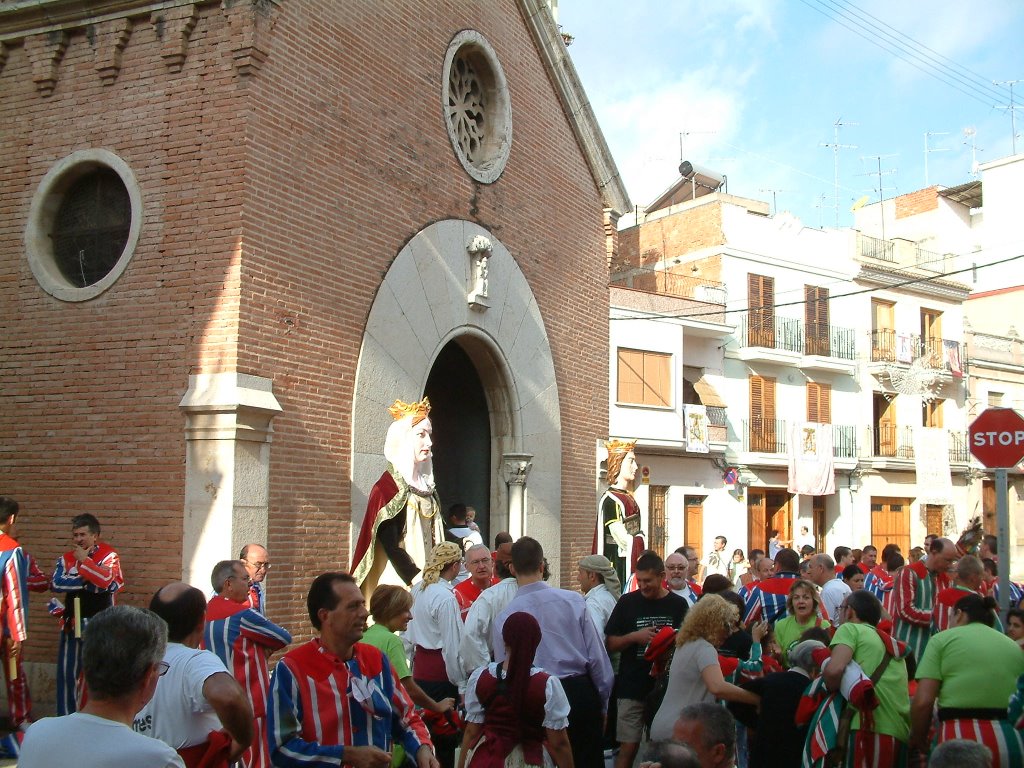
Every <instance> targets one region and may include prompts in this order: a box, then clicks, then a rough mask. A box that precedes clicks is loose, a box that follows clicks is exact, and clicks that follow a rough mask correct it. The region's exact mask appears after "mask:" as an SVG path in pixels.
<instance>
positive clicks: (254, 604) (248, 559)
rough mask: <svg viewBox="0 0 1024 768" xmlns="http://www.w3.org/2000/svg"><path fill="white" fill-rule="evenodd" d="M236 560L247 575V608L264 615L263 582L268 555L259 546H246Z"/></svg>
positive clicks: (263, 548) (268, 563)
mask: <svg viewBox="0 0 1024 768" xmlns="http://www.w3.org/2000/svg"><path fill="white" fill-rule="evenodd" d="M238 559H239V560H241V561H242V563H243V564H244V565H245V571H246V573H248V574H249V594H248V600H249V607H250V608H252V609H253V610H254V611H256V612H257V613H266V612H267V611H266V608H267V593H266V588H265V587H264V586H263V580H264V579H265V578H267V571H269V570H270V553H269V552H267V549H266V547H264V546H262V545H261V544H246V545H245V546H244V547H242V551H241V552H239V553H238Z"/></svg>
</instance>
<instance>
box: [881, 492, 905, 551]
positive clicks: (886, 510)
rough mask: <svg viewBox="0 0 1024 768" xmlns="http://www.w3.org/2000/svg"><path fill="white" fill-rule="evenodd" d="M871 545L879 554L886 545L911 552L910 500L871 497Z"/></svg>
mask: <svg viewBox="0 0 1024 768" xmlns="http://www.w3.org/2000/svg"><path fill="white" fill-rule="evenodd" d="M871 543H872V544H874V545H875V546H876V547H878V551H879V552H881V551H882V549H883V548H884V547H885V545H886V544H897V545H899V548H900V552H903V553H904V556H906V553H908V552H910V499H893V498H885V497H880V496H872V497H871Z"/></svg>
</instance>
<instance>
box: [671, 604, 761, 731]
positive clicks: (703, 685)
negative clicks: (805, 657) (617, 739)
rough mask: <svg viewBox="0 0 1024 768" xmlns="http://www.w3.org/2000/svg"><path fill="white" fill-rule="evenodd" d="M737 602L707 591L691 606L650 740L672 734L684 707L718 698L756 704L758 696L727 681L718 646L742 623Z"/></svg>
mask: <svg viewBox="0 0 1024 768" xmlns="http://www.w3.org/2000/svg"><path fill="white" fill-rule="evenodd" d="M739 619H740V614H739V611H738V610H737V609H736V606H734V605H732V604H731V603H730V602H728V601H727V600H726V599H725V598H722V597H720V596H718V595H704V596H703V597H701V599H700V600H698V601H697V604H696V605H694V606H693V608H691V609H690V610H689V611H688V612H687V614H686V618H685V619H684V620H683V625H682V627H680V628H679V634H678V635H677V636H676V650H675V655H673V657H672V663H671V666H670V667H669V673H668V687H667V689H666V690H665V699H664V700H663V701H662V703H661V706H660V707H659V708H658V713H657V714H656V715H655V716H654V722H653V723H652V724H651V740H652V741H660V740H663V739H669V738H671V737H672V726H673V725H674V724H675V722H676V720H677V719H678V717H679V713H680V712H681V711H682V709H683V707H685V706H687V705H689V704H698V703H701V702H714V701H715V700H716V699H724V700H725V701H734V702H737V703H740V704H757V696H755V695H754V694H752V693H751V692H750V691H745V690H743V689H742V688H738V687H736V686H735V685H732V684H731V683H727V682H726V681H725V676H724V675H723V674H722V668H721V667H720V666H719V663H718V647H719V646H720V645H721V644H722V643H723V642H724V641H725V639H726V638H727V637H728V636H729V635H730V634H731V633H732V632H733V631H734V630H735V628H736V627H737V626H738V624H739Z"/></svg>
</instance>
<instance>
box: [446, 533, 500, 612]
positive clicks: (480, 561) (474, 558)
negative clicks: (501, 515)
mask: <svg viewBox="0 0 1024 768" xmlns="http://www.w3.org/2000/svg"><path fill="white" fill-rule="evenodd" d="M492 565H493V560H492V559H491V550H490V549H489V548H488V546H487V545H486V544H474V545H473V546H471V547H470V548H469V549H467V550H466V570H467V571H469V578H468V579H465V580H463V581H460V582H459V583H458V584H456V585H455V590H454V592H455V599H456V600H458V601H459V613H460V615H461V618H462V621H463V623H465V621H466V614H467V613H469V609H470V608H471V607H472V606H473V603H475V602H476V599H477V598H478V597H480V595H481V594H482V593H483V591H484V590H485V589H488V588H490V587H491V586H493V585H494V584H497V583H498V582H497V580H496V579H495V578H494V577H493V575H492V572H491V567H492Z"/></svg>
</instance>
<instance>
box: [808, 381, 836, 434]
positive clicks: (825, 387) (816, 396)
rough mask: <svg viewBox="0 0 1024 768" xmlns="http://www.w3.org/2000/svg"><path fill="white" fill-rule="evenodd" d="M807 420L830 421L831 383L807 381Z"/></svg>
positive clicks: (823, 422) (820, 422) (827, 422)
mask: <svg viewBox="0 0 1024 768" xmlns="http://www.w3.org/2000/svg"><path fill="white" fill-rule="evenodd" d="M807 420H808V421H814V422H817V423H819V424H831V423H832V385H831V384H818V383H817V382H815V381H809V382H807Z"/></svg>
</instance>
